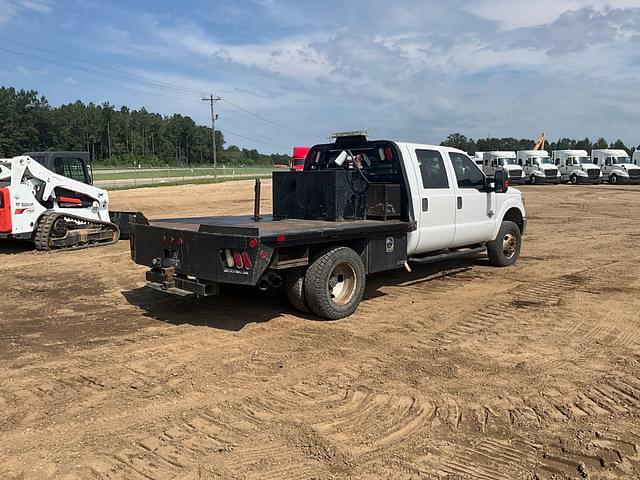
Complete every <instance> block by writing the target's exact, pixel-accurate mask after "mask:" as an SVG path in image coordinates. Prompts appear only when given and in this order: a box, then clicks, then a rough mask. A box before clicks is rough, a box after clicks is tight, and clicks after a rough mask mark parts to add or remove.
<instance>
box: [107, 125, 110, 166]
mask: <svg viewBox="0 0 640 480" xmlns="http://www.w3.org/2000/svg"><path fill="white" fill-rule="evenodd" d="M107 137H108V138H109V161H111V128H110V127H109V123H108V122H107Z"/></svg>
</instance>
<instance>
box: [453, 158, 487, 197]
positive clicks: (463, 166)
mask: <svg viewBox="0 0 640 480" xmlns="http://www.w3.org/2000/svg"><path fill="white" fill-rule="evenodd" d="M449 157H451V163H452V164H453V170H454V171H455V172H456V177H457V178H458V187H459V188H484V184H485V182H484V174H483V173H482V172H481V171H480V170H479V169H478V167H477V166H476V165H475V164H474V163H473V162H472V161H471V160H470V159H469V158H468V157H467V156H466V155H463V154H461V153H455V152H452V153H450V154H449Z"/></svg>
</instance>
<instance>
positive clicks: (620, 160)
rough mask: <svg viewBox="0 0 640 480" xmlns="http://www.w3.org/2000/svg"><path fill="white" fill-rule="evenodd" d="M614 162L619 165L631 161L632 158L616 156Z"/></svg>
mask: <svg viewBox="0 0 640 480" xmlns="http://www.w3.org/2000/svg"><path fill="white" fill-rule="evenodd" d="M613 163H614V164H617V165H620V164H623V163H631V159H630V158H629V157H614V158H613Z"/></svg>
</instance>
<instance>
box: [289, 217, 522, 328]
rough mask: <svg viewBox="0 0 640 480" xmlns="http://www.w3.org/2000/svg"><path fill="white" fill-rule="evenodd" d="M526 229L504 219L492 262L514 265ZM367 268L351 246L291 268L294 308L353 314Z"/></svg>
mask: <svg viewBox="0 0 640 480" xmlns="http://www.w3.org/2000/svg"><path fill="white" fill-rule="evenodd" d="M521 242H522V232H521V231H520V227H519V226H518V225H517V224H516V223H514V222H510V221H504V222H502V225H501V226H500V231H499V232H498V235H497V237H496V238H495V240H493V241H491V242H488V243H487V256H488V257H489V263H491V264H492V265H494V266H497V267H508V266H510V265H513V264H514V263H515V262H516V260H517V259H518V257H519V256H520V248H521ZM365 282H366V271H365V267H364V263H363V262H362V258H361V257H360V255H358V254H357V253H356V252H355V251H354V250H352V249H351V248H348V247H330V248H327V249H325V250H322V251H320V252H319V253H318V254H317V255H315V257H314V259H313V261H312V262H311V264H310V265H309V267H308V268H307V269H306V271H305V268H303V267H302V268H295V269H292V270H290V271H289V272H288V274H287V277H286V278H285V287H286V289H287V294H288V296H289V300H290V301H291V304H292V305H293V307H294V308H296V309H297V310H299V311H301V312H304V313H314V314H315V315H317V316H319V317H321V318H325V319H328V320H338V319H341V318H345V317H348V316H349V315H351V314H353V313H354V312H355V311H356V309H357V308H358V305H359V304H360V302H361V301H362V298H363V296H364V289H365Z"/></svg>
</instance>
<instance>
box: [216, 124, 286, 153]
mask: <svg viewBox="0 0 640 480" xmlns="http://www.w3.org/2000/svg"><path fill="white" fill-rule="evenodd" d="M218 131H220V132H222V133H224V134H225V135H227V134H228V135H233V136H235V137H240V138H244V139H245V140H251V141H252V142H258V143H261V144H264V145H269V146H271V147H277V148H287V149H288V148H291V146H289V145H280V144H278V143H271V142H265V141H262V140H259V139H257V138H252V137H248V136H246V135H242V134H240V133H235V132H232V131H231V130H226V129H225V130H223V129H222V128H218Z"/></svg>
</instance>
